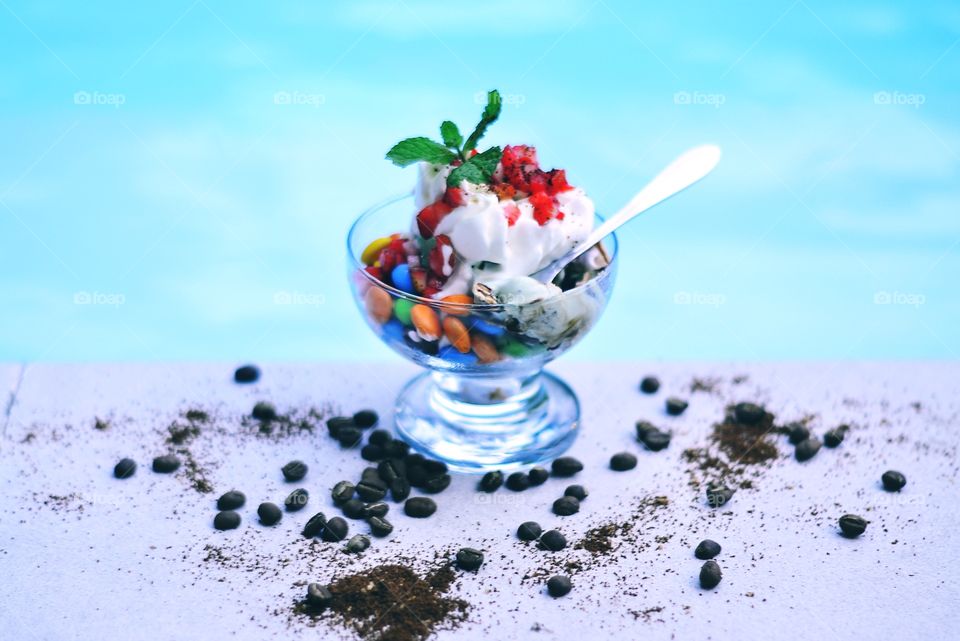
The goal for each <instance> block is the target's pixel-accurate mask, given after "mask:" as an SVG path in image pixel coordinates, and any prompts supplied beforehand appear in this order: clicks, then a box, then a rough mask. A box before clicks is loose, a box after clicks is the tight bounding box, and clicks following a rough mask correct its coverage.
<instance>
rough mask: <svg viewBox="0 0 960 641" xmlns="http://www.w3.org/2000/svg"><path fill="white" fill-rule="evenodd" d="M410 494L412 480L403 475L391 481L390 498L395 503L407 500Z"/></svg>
mask: <svg viewBox="0 0 960 641" xmlns="http://www.w3.org/2000/svg"><path fill="white" fill-rule="evenodd" d="M408 496H410V481H408V480H407V479H405V478H402V477H401V478H398V479H394V480H393V481H391V482H390V498H392V499H393V502H394V503H401V502H403V501H406V500H407V497H408Z"/></svg>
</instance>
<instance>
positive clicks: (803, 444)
mask: <svg viewBox="0 0 960 641" xmlns="http://www.w3.org/2000/svg"><path fill="white" fill-rule="evenodd" d="M819 451H820V439H818V438H817V437H816V436H811V437H810V438H808V439H807V440H805V441H800V443H798V444H797V448H796V449H795V450H794V451H793V454H794V456H795V457H796V459H797V460H798V461H800V462H801V463H802V462H803V461H809V460H810V459H812V458H813V457H814V456H816V455H817V452H819Z"/></svg>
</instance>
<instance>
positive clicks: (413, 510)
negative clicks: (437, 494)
mask: <svg viewBox="0 0 960 641" xmlns="http://www.w3.org/2000/svg"><path fill="white" fill-rule="evenodd" d="M436 511H437V504H436V503H434V502H433V499H430V498H427V497H425V496H415V497H413V498H412V499H407V501H406V503H404V504H403V513H404V514H406V515H407V516H412V517H413V518H415V519H425V518H427V517H428V516H430V515H432V514H433V513H434V512H436Z"/></svg>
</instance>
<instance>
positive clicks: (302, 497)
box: [283, 487, 310, 512]
mask: <svg viewBox="0 0 960 641" xmlns="http://www.w3.org/2000/svg"><path fill="white" fill-rule="evenodd" d="M309 500H310V494H309V493H308V492H307V491H306V490H305V489H303V488H302V487H300V488H297V489H295V490H294V491H293V492H290V494H289V495H288V496H287V498H286V499H284V501H283V507H285V508H286V509H287V512H296V511H298V510H302V509H303V508H304V507H306V505H307V501H309Z"/></svg>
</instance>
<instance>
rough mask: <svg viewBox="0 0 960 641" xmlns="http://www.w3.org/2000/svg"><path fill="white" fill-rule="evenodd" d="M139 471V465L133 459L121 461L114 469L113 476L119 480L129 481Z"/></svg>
mask: <svg viewBox="0 0 960 641" xmlns="http://www.w3.org/2000/svg"><path fill="white" fill-rule="evenodd" d="M136 471H137V464H136V462H135V461H134V460H133V459H132V458H123V459H120V462H119V463H117V464H116V465H115V466H114V467H113V475H114V476H115V477H117V478H118V479H128V478H130V477H131V476H133V474H134V472H136Z"/></svg>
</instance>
